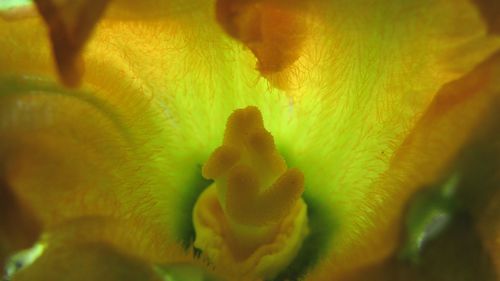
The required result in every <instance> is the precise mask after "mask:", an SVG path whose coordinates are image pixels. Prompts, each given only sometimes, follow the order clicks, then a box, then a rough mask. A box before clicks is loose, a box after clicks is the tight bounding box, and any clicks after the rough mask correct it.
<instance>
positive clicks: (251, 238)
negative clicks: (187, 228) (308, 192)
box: [193, 106, 308, 278]
mask: <svg viewBox="0 0 500 281" xmlns="http://www.w3.org/2000/svg"><path fill="white" fill-rule="evenodd" d="M202 174H203V176H204V177H205V178H207V179H212V180H214V182H215V183H214V184H213V185H212V186H210V187H209V188H207V190H206V191H204V192H203V194H202V195H201V196H200V198H199V199H198V201H197V203H196V205H195V210H194V213H193V222H194V226H195V230H196V241H195V247H197V248H200V249H201V250H202V251H203V252H204V253H205V254H206V255H207V256H208V258H209V259H210V260H211V261H212V262H213V263H214V265H215V266H218V265H219V266H224V267H231V268H234V270H235V271H236V272H238V274H239V275H240V274H243V275H245V274H252V275H256V276H259V277H261V278H271V277H273V276H274V275H275V274H277V273H279V271H280V270H282V269H284V267H286V266H287V265H288V264H289V263H290V262H291V260H292V259H293V258H294V256H295V255H296V254H297V252H298V249H299V248H300V246H301V244H302V240H303V239H304V237H305V236H306V235H307V233H308V227H307V215H306V213H307V210H306V205H305V203H304V201H303V200H302V199H301V195H302V193H303V192H304V176H303V174H302V172H301V171H299V170H298V169H295V168H291V169H290V168H288V167H287V165H286V162H285V160H284V159H283V157H282V156H281V155H280V154H279V152H278V150H277V149H276V145H275V143H274V138H273V136H272V135H271V134H270V133H269V132H268V131H266V129H265V128H264V122H263V119H262V115H261V113H260V111H259V109H258V108H257V107H254V106H249V107H247V108H244V109H239V110H236V111H234V113H233V114H232V115H231V116H230V117H229V118H228V121H227V124H226V131H225V134H224V140H223V144H222V145H221V146H220V147H218V148H217V149H215V151H214V152H213V153H212V155H211V156H210V157H209V159H208V160H207V162H206V163H205V165H204V166H203V169H202ZM239 275H238V276H239Z"/></svg>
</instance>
